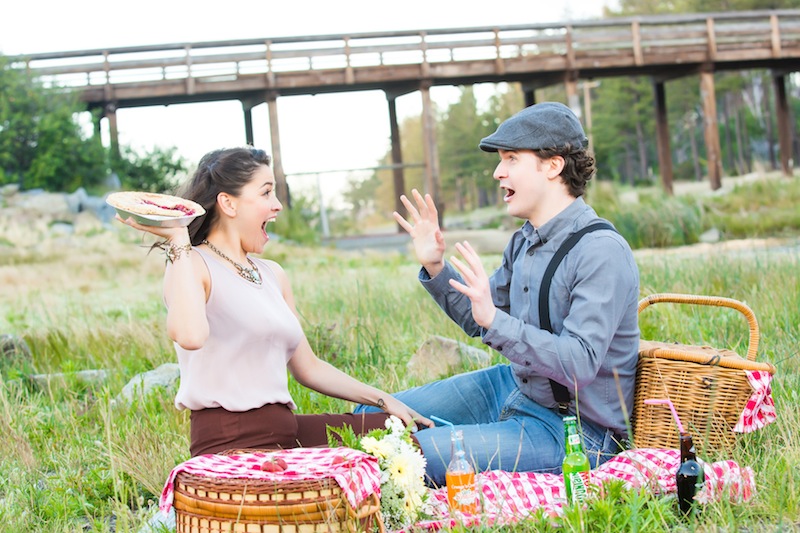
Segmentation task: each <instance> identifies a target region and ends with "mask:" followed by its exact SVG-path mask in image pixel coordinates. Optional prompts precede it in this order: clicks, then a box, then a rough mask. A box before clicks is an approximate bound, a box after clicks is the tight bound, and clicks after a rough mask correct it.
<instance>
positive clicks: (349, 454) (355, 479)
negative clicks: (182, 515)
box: [159, 448, 381, 514]
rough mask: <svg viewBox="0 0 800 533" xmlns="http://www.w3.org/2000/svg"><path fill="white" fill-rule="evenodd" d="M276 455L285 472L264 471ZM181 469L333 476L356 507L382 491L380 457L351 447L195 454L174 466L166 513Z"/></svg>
mask: <svg viewBox="0 0 800 533" xmlns="http://www.w3.org/2000/svg"><path fill="white" fill-rule="evenodd" d="M273 456H274V457H280V458H282V459H284V460H285V461H286V463H287V465H288V467H287V469H286V470H285V471H282V472H266V471H264V470H261V465H262V463H264V461H266V460H267V459H269V458H270V457H273ZM342 459H344V460H342ZM334 460H336V461H337V463H336V464H334ZM339 461H341V462H339ZM180 472H187V473H189V474H194V475H199V476H208V477H213V478H217V479H231V478H242V479H264V480H269V481H280V480H286V481H305V480H315V479H324V478H333V479H334V480H335V481H336V483H337V484H338V485H339V486H340V487H341V488H342V493H343V494H344V495H345V497H346V498H347V501H348V502H349V503H350V505H352V506H353V508H357V507H358V506H359V505H360V504H361V502H363V501H364V499H366V498H367V497H369V496H370V495H371V494H373V493H376V494H377V495H378V496H380V494H381V492H380V491H381V474H380V469H379V468H378V460H377V459H376V458H375V457H373V456H371V455H369V454H366V453H364V452H360V451H357V450H353V449H351V448H293V449H290V450H276V451H270V452H253V453H243V454H239V455H216V454H206V455H198V456H197V457H192V458H191V459H189V460H188V461H185V462H183V463H181V464H179V465H178V466H176V467H175V468H173V469H172V472H170V474H169V477H168V478H167V481H166V483H165V484H164V490H163V491H162V492H161V498H160V501H159V508H160V509H161V511H162V512H163V513H165V514H167V513H169V510H170V508H171V507H172V501H173V497H174V492H173V490H174V484H175V477H176V476H177V475H178V474H179V473H180Z"/></svg>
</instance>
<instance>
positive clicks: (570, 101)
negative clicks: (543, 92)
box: [564, 72, 582, 118]
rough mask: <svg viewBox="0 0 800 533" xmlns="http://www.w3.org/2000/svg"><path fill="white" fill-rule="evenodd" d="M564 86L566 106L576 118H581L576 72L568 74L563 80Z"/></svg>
mask: <svg viewBox="0 0 800 533" xmlns="http://www.w3.org/2000/svg"><path fill="white" fill-rule="evenodd" d="M564 85H565V86H566V89H567V105H568V106H569V108H570V109H572V111H573V112H574V113H575V115H576V116H577V117H578V118H581V115H582V113H581V97H580V96H579V95H578V74H577V72H568V73H567V75H566V77H565V79H564Z"/></svg>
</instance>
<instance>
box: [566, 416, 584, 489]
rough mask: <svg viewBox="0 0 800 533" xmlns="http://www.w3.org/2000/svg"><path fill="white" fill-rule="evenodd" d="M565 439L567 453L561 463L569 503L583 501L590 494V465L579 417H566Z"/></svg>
mask: <svg viewBox="0 0 800 533" xmlns="http://www.w3.org/2000/svg"><path fill="white" fill-rule="evenodd" d="M564 440H565V441H566V454H567V455H566V457H564V461H563V463H561V472H562V473H563V474H564V488H565V489H566V491H567V503H570V504H574V503H583V502H585V501H586V498H587V496H588V495H589V476H590V465H589V457H588V456H587V455H586V453H584V451H583V444H582V443H581V435H580V433H578V419H577V418H575V417H574V416H565V417H564Z"/></svg>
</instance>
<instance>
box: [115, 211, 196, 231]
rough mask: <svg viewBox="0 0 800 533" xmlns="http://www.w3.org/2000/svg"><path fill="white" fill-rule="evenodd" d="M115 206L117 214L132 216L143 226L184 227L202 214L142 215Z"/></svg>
mask: <svg viewBox="0 0 800 533" xmlns="http://www.w3.org/2000/svg"><path fill="white" fill-rule="evenodd" d="M112 207H114V209H116V210H117V214H119V216H120V217H122V219H123V220H127V219H128V218H132V219H133V220H134V221H136V222H138V223H139V224H141V225H142V226H159V227H162V228H183V227H186V226H188V225H189V223H190V222H191V221H192V220H194V219H196V218H197V217H199V216H200V215H199V214H197V215H186V216H183V217H165V216H164V215H140V214H139V213H132V212H131V211H126V210H125V209H122V208H121V207H115V206H112Z"/></svg>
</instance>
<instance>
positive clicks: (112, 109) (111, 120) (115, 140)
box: [103, 102, 120, 158]
mask: <svg viewBox="0 0 800 533" xmlns="http://www.w3.org/2000/svg"><path fill="white" fill-rule="evenodd" d="M103 115H104V116H105V117H106V118H107V119H108V135H109V138H110V140H111V153H112V154H113V156H114V157H116V158H119V157H120V154H119V128H118V127H117V104H116V102H109V103H107V104H106V105H105V106H104V107H103Z"/></svg>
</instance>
